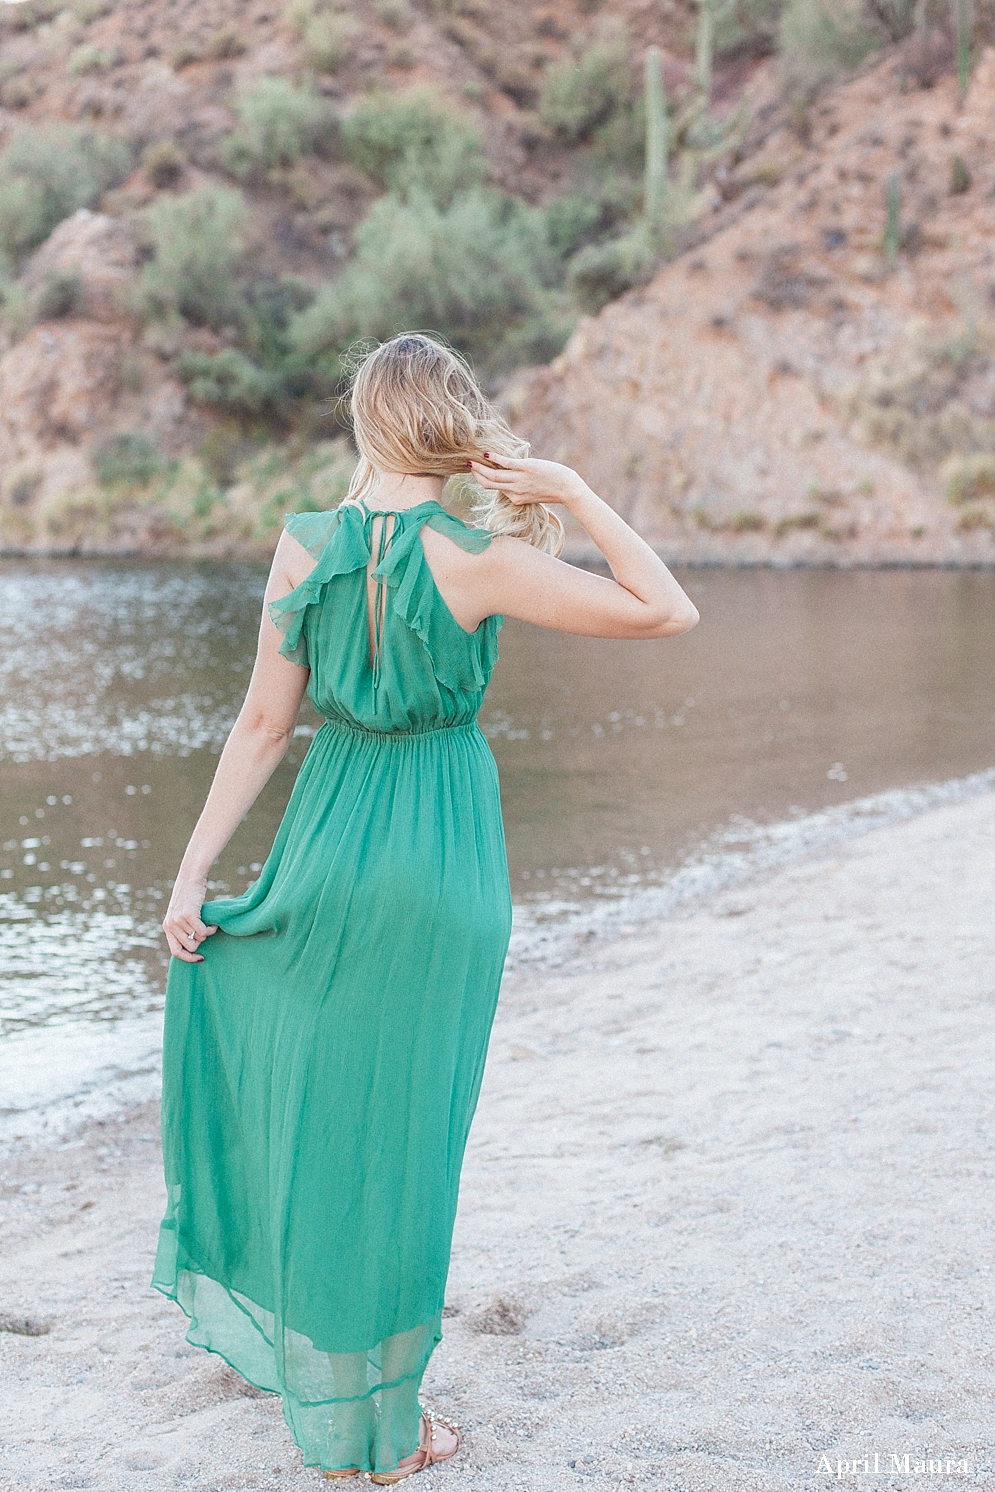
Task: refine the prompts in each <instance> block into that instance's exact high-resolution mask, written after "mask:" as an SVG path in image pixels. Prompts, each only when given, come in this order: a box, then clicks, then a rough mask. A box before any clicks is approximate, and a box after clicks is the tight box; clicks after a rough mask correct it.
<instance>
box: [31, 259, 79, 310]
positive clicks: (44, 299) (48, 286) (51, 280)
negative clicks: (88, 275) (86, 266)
mask: <svg viewBox="0 0 995 1492" xmlns="http://www.w3.org/2000/svg"><path fill="white" fill-rule="evenodd" d="M85 305H86V286H85V285H84V284H83V278H82V276H81V275H80V274H79V273H78V272H77V271H75V270H59V271H57V272H56V273H55V274H52V275H49V277H48V279H47V280H46V281H45V284H44V285H43V286H42V289H41V291H40V293H39V295H38V298H37V300H36V302H35V318H36V320H38V321H57V320H59V319H60V318H61V317H63V316H73V315H75V314H76V313H77V312H82V310H83V309H84V307H85Z"/></svg>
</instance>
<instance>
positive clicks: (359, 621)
mask: <svg viewBox="0 0 995 1492" xmlns="http://www.w3.org/2000/svg"><path fill="white" fill-rule="evenodd" d="M425 525H429V526H431V527H432V528H433V529H435V530H436V531H437V532H439V533H442V534H444V535H445V536H446V538H448V539H450V540H452V542H453V543H455V544H457V545H459V546H460V548H461V549H464V550H467V551H469V552H470V553H480V552H481V551H482V550H483V549H486V548H487V546H488V544H489V543H490V535H489V534H487V533H486V532H484V531H483V530H481V529H474V528H470V527H468V525H467V524H465V523H462V522H461V521H460V520H459V519H458V518H455V517H453V516H452V515H451V514H449V513H447V512H446V510H445V509H444V508H443V507H442V506H441V504H439V503H438V502H435V501H430V502H425V503H419V504H418V506H417V507H413V508H406V509H401V510H400V511H396V510H395V511H388V512H386V513H383V512H381V511H379V510H374V511H370V510H369V509H367V508H366V507H365V506H364V505H362V504H358V503H346V504H343V506H342V507H340V508H338V509H336V510H335V511H334V512H331V513H299V514H294V515H291V516H289V517H288V519H287V523H286V527H287V531H288V533H289V534H290V535H291V536H292V537H293V538H295V539H297V540H298V542H299V543H300V544H302V545H303V546H304V548H305V549H307V551H308V553H309V554H311V555H312V557H313V558H314V559H315V560H316V564H315V567H314V569H313V570H312V571H311V573H310V574H309V575H308V576H307V577H306V578H305V579H304V580H303V581H302V582H301V584H300V585H298V586H297V587H296V588H295V589H294V590H293V591H291V592H290V594H289V595H287V596H284V597H282V598H281V599H280V600H279V601H276V602H274V603H272V604H271V606H270V613H271V615H272V617H273V620H274V622H275V623H276V625H277V627H278V628H279V630H280V631H281V632H283V634H284V640H283V643H282V644H281V647H280V651H281V653H283V655H284V656H285V657H288V658H290V659H292V660H293V661H294V662H295V663H301V664H304V665H306V666H307V667H309V668H310V670H311V680H310V683H309V686H308V694H309V695H310V697H311V700H312V701H313V703H314V706H315V708H316V709H317V710H318V712H319V714H321V715H323V716H324V717H325V719H326V720H330V721H333V722H339V723H341V724H345V725H351V726H353V727H356V728H359V729H365V730H372V731H382V732H385V733H394V732H423V731H429V730H438V729H440V728H442V727H445V726H451V725H466V724H469V723H471V722H472V721H473V720H475V719H476V716H477V712H478V710H479V709H480V703H481V700H482V698H483V694H484V690H485V689H486V687H487V682H488V680H489V678H490V675H491V670H492V669H493V667H494V663H495V661H496V659H497V633H498V630H499V628H500V626H501V618H500V617H499V616H489V617H486V618H485V619H484V620H483V621H482V622H481V623H480V625H479V626H478V627H477V629H476V631H474V632H467V631H466V630H465V629H464V628H463V627H461V626H460V625H459V623H458V622H457V621H456V620H455V618H454V617H453V615H452V612H451V611H450V609H449V607H448V606H447V604H446V602H445V601H444V600H443V597H442V595H441V593H440V591H439V588H438V586H437V585H436V582H435V579H434V577H433V575H432V571H431V569H430V568H429V565H428V562H427V560H426V558H425V553H424V550H423V548H422V542H421V530H422V528H423V527H424V526H425Z"/></svg>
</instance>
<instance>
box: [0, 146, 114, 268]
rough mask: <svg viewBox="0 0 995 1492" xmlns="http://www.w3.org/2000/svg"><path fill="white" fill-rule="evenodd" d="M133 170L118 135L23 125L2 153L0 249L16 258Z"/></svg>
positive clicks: (90, 204) (0, 159)
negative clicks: (64, 219)
mask: <svg viewBox="0 0 995 1492" xmlns="http://www.w3.org/2000/svg"><path fill="white" fill-rule="evenodd" d="M130 169H131V152H130V150H129V149H128V147H127V146H126V145H125V144H124V142H123V141H122V140H116V139H114V138H113V137H112V136H110V135H103V134H98V133H94V132H92V131H90V130H85V129H81V128H80V127H78V126H76V125H71V124H43V125H23V126H22V127H21V128H20V129H19V130H18V131H17V133H16V134H15V135H14V137H13V139H12V140H11V142H10V144H9V145H8V146H7V148H6V150H4V152H3V154H2V155H0V249H3V250H4V251H5V252H6V253H8V254H10V255H12V256H14V257H17V256H19V255H22V254H24V253H26V252H28V251H29V250H31V249H33V248H35V246H36V245H37V244H40V243H41V242H42V241H43V240H44V239H46V238H47V237H48V235H49V234H50V233H51V231H52V229H53V228H54V227H55V226H56V224H57V223H61V221H62V219H63V218H67V217H68V216H69V215H70V213H73V212H75V211H76V210H77V209H78V208H80V207H94V206H96V204H97V202H98V201H99V199H100V197H101V196H102V194H103V193H104V192H105V191H106V190H107V188H108V187H111V186H116V185H117V183H118V182H119V181H123V179H124V177H125V176H127V174H128V172H129V170H130Z"/></svg>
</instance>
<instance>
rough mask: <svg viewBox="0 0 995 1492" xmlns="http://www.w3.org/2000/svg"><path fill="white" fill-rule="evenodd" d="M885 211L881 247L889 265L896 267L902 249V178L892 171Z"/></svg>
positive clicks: (887, 184) (886, 188)
mask: <svg viewBox="0 0 995 1492" xmlns="http://www.w3.org/2000/svg"><path fill="white" fill-rule="evenodd" d="M885 210H886V216H885V224H884V233H883V235H882V238H881V247H882V248H883V249H884V252H885V257H886V258H887V260H888V263H889V264H891V265H894V263H895V261H896V259H897V258H898V251H899V249H900V248H901V247H902V224H901V216H902V178H901V177H900V176H899V174H898V172H897V171H892V173H891V175H890V176H889V177H888V180H887V183H886V185H885Z"/></svg>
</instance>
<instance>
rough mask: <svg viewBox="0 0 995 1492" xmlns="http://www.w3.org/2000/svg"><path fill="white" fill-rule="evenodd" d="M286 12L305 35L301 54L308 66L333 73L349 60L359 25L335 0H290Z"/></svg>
mask: <svg viewBox="0 0 995 1492" xmlns="http://www.w3.org/2000/svg"><path fill="white" fill-rule="evenodd" d="M283 14H284V19H285V20H286V22H287V24H288V25H290V26H292V27H293V28H294V30H295V31H296V32H297V34H298V36H299V37H300V39H301V54H302V56H303V58H304V61H305V62H306V64H307V65H308V67H313V68H315V69H316V70H317V71H318V72H323V73H330V72H334V71H335V69H336V68H337V67H338V66H339V64H340V63H341V62H344V61H345V58H346V57H347V55H348V53H349V47H350V43H351V41H352V39H353V37H354V36H355V34H356V32H357V31H358V30H359V26H358V23H357V22H356V21H355V19H354V18H353V17H352V16H350V15H343V14H342V12H341V11H340V10H339V9H338V8H337V6H336V5H334V4H332V3H331V0H290V4H289V5H288V6H287V8H286V9H285V11H284V13H283Z"/></svg>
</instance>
